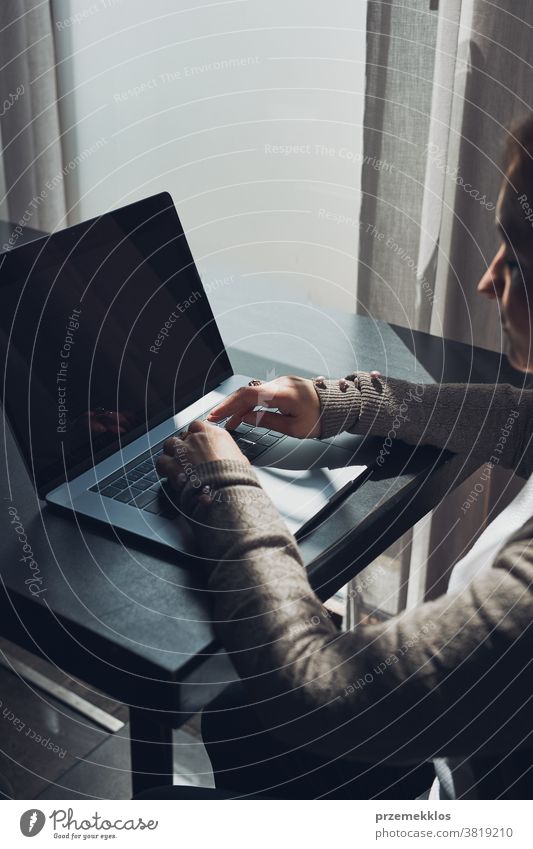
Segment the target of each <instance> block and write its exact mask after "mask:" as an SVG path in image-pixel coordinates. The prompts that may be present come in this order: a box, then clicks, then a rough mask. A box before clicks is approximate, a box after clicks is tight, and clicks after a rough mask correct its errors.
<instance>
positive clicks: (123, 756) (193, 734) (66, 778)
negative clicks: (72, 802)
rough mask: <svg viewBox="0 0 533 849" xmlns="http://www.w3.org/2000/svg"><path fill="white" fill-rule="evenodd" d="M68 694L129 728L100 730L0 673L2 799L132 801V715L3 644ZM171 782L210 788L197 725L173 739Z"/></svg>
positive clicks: (0, 643)
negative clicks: (172, 774) (93, 706)
mask: <svg viewBox="0 0 533 849" xmlns="http://www.w3.org/2000/svg"><path fill="white" fill-rule="evenodd" d="M1 653H7V654H8V655H9V656H11V657H15V658H17V659H18V660H22V661H23V662H24V663H26V664H28V665H30V666H32V668H34V669H37V670H38V671H39V672H42V673H43V674H45V675H46V676H47V677H48V678H50V679H52V680H53V681H55V682H56V683H59V684H62V685H63V686H66V687H67V688H68V689H69V690H71V692H74V693H77V694H78V695H80V696H82V697H83V698H84V699H86V700H87V701H90V702H91V703H92V704H94V705H96V706H97V707H99V708H101V709H102V710H105V711H106V712H107V713H109V714H112V715H113V716H115V717H116V718H117V719H119V720H120V721H121V722H123V723H124V725H123V726H122V728H121V729H120V730H118V731H116V732H115V733H110V732H108V731H106V730H104V729H102V728H101V727H100V726H98V725H96V724H95V723H93V722H92V721H90V720H89V719H87V718H86V717H84V716H82V715H81V714H80V713H78V712H76V711H74V710H72V709H71V708H69V707H67V706H65V705H64V704H62V703H61V702H59V701H57V700H56V699H55V698H53V697H51V696H49V695H47V694H46V693H44V692H43V691H42V690H39V689H37V688H36V687H33V686H31V685H29V684H28V683H27V682H25V681H24V680H22V679H21V678H20V677H19V676H18V675H16V674H14V673H13V672H11V671H9V670H7V669H4V668H3V667H0V791H3V792H4V793H5V792H6V790H7V791H8V793H7V795H9V796H10V797H11V798H15V799H81V798H99V799H131V779H130V756H129V740H128V737H129V727H128V724H127V722H128V711H127V709H126V708H125V707H124V706H123V705H120V704H118V703H116V702H113V701H111V700H110V699H108V698H107V697H106V696H105V695H104V694H102V693H99V692H96V691H94V690H91V691H89V690H88V689H87V687H86V686H84V685H83V684H82V683H81V682H79V681H76V680H75V679H73V678H71V677H70V676H67V675H65V674H64V673H62V672H61V671H60V670H58V669H56V668H54V667H52V666H50V664H48V663H46V662H45V661H42V660H40V659H39V658H36V657H35V656H33V655H30V654H29V653H28V652H25V651H23V650H22V649H19V648H18V647H16V646H14V645H13V644H11V643H9V642H8V641H7V640H2V639H0V654H1ZM174 782H175V783H177V784H194V785H199V786H207V787H212V786H213V775H212V772H211V765H210V762H209V759H208V757H207V754H206V751H205V748H204V745H203V743H202V740H201V736H200V718H199V716H195V717H192V719H191V720H189V721H188V722H187V723H186V725H184V726H182V728H180V729H178V730H175V731H174Z"/></svg>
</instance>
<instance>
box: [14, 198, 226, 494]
mask: <svg viewBox="0 0 533 849" xmlns="http://www.w3.org/2000/svg"><path fill="white" fill-rule="evenodd" d="M0 349H1V352H2V359H3V362H4V364H5V366H4V373H3V375H2V378H3V379H2V398H3V402H4V407H5V410H6V413H7V417H8V419H9V422H10V424H11V427H12V429H13V430H14V432H15V436H16V438H17V441H18V443H19V446H20V448H21V450H22V452H23V454H24V456H25V459H26V462H27V464H28V465H29V468H30V470H31V473H32V475H33V476H34V479H35V483H36V485H37V488H38V490H39V492H41V493H42V492H46V491H47V490H48V489H50V488H51V487H52V486H54V485H55V484H56V483H59V482H61V480H64V479H65V478H69V477H72V475H73V474H74V473H76V474H78V473H79V472H81V471H83V470H84V469H86V468H89V467H90V466H91V465H92V464H94V463H95V462H98V461H99V460H100V459H103V458H104V457H106V456H108V455H109V454H111V453H113V452H114V451H116V450H117V449H118V448H119V447H120V446H121V444H122V445H124V444H127V443H128V442H130V441H131V440H132V439H134V438H136V437H138V436H139V435H141V433H143V432H146V430H147V429H148V428H150V427H153V426H155V425H156V424H158V423H159V422H161V421H163V420H164V419H166V418H168V417H169V416H171V415H173V413H175V412H178V411H180V410H181V409H183V407H185V406H186V405H187V404H189V403H192V402H193V401H195V400H197V399H198V398H201V397H202V396H203V395H205V394H206V393H207V392H209V391H210V390H211V389H213V388H215V387H216V386H218V385H219V384H220V383H221V382H222V381H223V380H225V379H226V378H227V377H229V376H230V375H231V373H232V371H231V367H230V363H229V360H228V357H227V355H226V353H225V350H224V346H223V344H222V340H221V338H220V334H219V332H218V328H217V326H216V323H215V320H214V317H213V314H212V312H211V308H210V306H209V303H208V300H207V297H206V294H205V292H204V289H203V287H202V283H201V281H200V277H199V275H198V272H197V270H196V267H195V265H194V261H193V259H192V255H191V252H190V250H189V247H188V245H187V242H186V239H185V236H184V234H183V230H182V228H181V225H180V222H179V219H178V216H177V213H176V210H175V208H174V204H173V202H172V199H171V197H170V195H168V194H166V193H164V194H160V195H156V196H154V197H151V198H147V199H146V200H142V201H139V202H137V203H134V204H131V205H130V206H127V207H125V208H123V209H120V210H118V211H116V212H111V213H108V214H105V215H102V216H100V217H99V218H95V219H93V220H91V221H88V222H85V223H83V224H79V225H76V226H75V227H71V228H68V229H66V230H62V231H60V232H58V233H54V234H53V235H51V236H48V237H45V238H42V239H38V240H37V241H34V242H31V243H29V244H27V245H23V246H21V247H19V248H16V249H14V250H12V251H10V252H8V253H5V254H3V255H2V256H1V257H0Z"/></svg>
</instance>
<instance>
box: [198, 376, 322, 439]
mask: <svg viewBox="0 0 533 849" xmlns="http://www.w3.org/2000/svg"><path fill="white" fill-rule="evenodd" d="M255 407H269V408H273V407H274V408H277V409H278V412H277V413H271V412H257V413H254V409H255ZM228 416H229V420H228V422H227V423H226V428H227V429H228V430H232V429H234V428H236V427H237V425H239V424H240V423H241V422H246V424H251V425H258V426H260V427H267V428H268V429H269V430H277V431H280V433H287V434H289V435H290V436H297V437H299V438H300V439H306V438H310V437H315V436H320V401H319V399H318V395H317V392H316V390H315V387H314V386H313V382H312V380H306V379H305V378H303V377H277V378H275V380H269V381H268V382H266V383H261V384H260V386H243V387H242V389H238V390H237V391H236V392H234V393H233V395H230V396H229V397H228V398H226V399H225V400H224V401H222V403H221V404H219V405H218V407H215V408H214V409H213V410H211V412H210V413H209V416H208V417H207V418H208V421H212V422H217V421H220V420H221V419H225V418H226V417H228Z"/></svg>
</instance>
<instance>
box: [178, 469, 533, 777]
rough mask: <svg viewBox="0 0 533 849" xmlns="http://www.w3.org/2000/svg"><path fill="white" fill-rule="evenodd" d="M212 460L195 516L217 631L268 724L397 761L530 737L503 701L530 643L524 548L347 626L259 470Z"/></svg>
mask: <svg viewBox="0 0 533 849" xmlns="http://www.w3.org/2000/svg"><path fill="white" fill-rule="evenodd" d="M208 465H209V467H210V468H209V469H208V470H206V469H205V468H203V469H202V468H201V467H200V473H201V476H202V480H204V479H205V480H206V481H207V483H208V484H209V485H210V486H211V487H212V490H213V492H214V493H215V497H214V499H213V502H212V504H211V505H210V506H209V507H204V506H201V505H199V506H197V507H193V510H192V512H193V520H194V521H196V522H198V523H199V527H201V528H202V531H201V533H200V534H199V535H198V540H199V544H200V546H201V550H202V553H203V554H204V555H205V556H206V557H209V558H210V559H211V560H213V561H215V563H216V565H215V566H213V567H212V568H210V576H209V589H210V590H211V591H212V592H213V593H214V602H215V604H214V614H215V627H216V630H217V633H218V635H219V637H220V639H221V641H222V643H223V645H224V646H225V647H226V649H227V650H228V651H229V652H230V655H231V657H232V660H233V662H234V665H235V666H236V668H237V671H238V673H239V675H240V676H241V678H242V680H243V682H244V683H245V685H246V687H247V689H248V692H249V694H250V699H251V701H252V702H253V703H254V704H255V705H256V708H257V711H258V713H259V714H260V715H261V716H262V719H263V723H264V724H265V727H266V728H269V729H274V730H275V733H277V734H278V735H280V736H281V737H285V738H286V739H287V740H288V741H290V742H292V743H293V744H294V745H303V746H306V747H309V748H310V749H312V750H313V751H316V752H320V753H322V754H327V755H329V756H339V755H341V756H343V757H351V758H354V759H356V760H362V761H374V760H377V759H381V758H383V759H386V760H390V761H395V762H409V761H415V760H420V759H423V758H429V757H432V756H435V755H439V754H447V755H452V754H467V753H469V752H471V751H474V750H475V748H477V747H479V746H481V747H482V748H483V751H485V752H487V753H489V752H491V751H497V750H498V747H500V746H504V745H509V744H510V742H513V741H514V742H516V740H517V739H518V737H517V735H520V734H522V735H523V733H524V723H527V722H529V719H528V718H527V717H521V716H520V715H518V714H517V716H515V720H514V722H513V724H511V725H509V724H507V723H506V722H504V721H502V710H503V708H501V709H500V708H499V706H498V703H497V702H498V698H499V695H500V694H501V693H502V692H505V691H506V692H507V697H506V698H507V701H506V705H507V708H506V709H507V710H508V705H509V704H513V692H514V691H515V690H516V687H517V684H516V681H517V680H518V679H517V672H518V669H519V667H520V665H521V664H522V663H523V653H522V652H523V651H524V649H526V650H531V648H532V645H531V642H532V639H531V638H532V633H531V632H532V629H531V627H530V624H529V618H530V617H529V616H528V614H527V611H528V606H529V604H530V590H529V584H530V579H531V577H532V576H533V568H532V566H531V563H530V559H529V556H528V554H527V552H526V554H525V555H524V554H523V552H521V553H520V555H519V556H518V553H517V556H516V557H514V558H513V559H512V560H511V561H508V560H506V559H505V557H504V558H503V559H500V564H499V565H500V568H498V569H493V570H491V573H490V574H489V576H488V577H487V578H484V579H483V580H481V581H477V582H476V583H475V584H473V585H472V587H471V588H470V589H469V590H468V592H465V593H464V594H463V595H462V596H461V597H458V598H456V599H453V598H450V597H444V598H442V599H439V600H438V601H436V602H432V603H430V604H426V605H423V606H422V607H420V608H419V609H418V610H416V611H414V612H412V613H409V614H405V615H403V616H399V617H396V618H394V619H392V620H390V621H389V622H386V623H384V624H383V625H379V626H372V627H361V628H359V629H357V630H355V631H354V632H350V633H340V632H339V631H338V630H337V629H336V628H335V627H334V625H333V624H332V622H331V619H330V618H329V616H328V615H327V613H326V611H325V610H324V608H323V606H322V604H321V603H320V601H319V599H318V598H317V597H316V596H315V594H314V593H313V592H312V590H311V588H310V586H309V583H308V581H307V577H306V574H305V571H304V569H303V566H302V563H301V559H300V556H299V553H298V548H297V546H296V543H295V541H294V539H293V537H292V536H291V535H290V534H289V532H288V531H287V529H286V528H285V526H284V524H283V522H282V521H281V520H280V518H279V516H278V514H277V512H276V510H275V509H274V507H273V505H272V504H271V502H270V500H269V499H268V497H267V496H266V494H265V493H264V492H263V491H262V490H261V489H260V487H259V486H258V485H257V479H256V478H255V475H254V473H253V471H252V470H251V469H248V470H246V469H244V468H243V469H242V470H239V469H238V468H237V466H238V464H235V465H234V466H233V467H232V468H228V466H224V464H223V463H222V464H216V463H214V464H208ZM247 476H248V478H249V480H248V482H247ZM254 479H255V480H254ZM192 497H193V496H191V498H192ZM192 503H194V502H192ZM189 506H190V505H189ZM510 611H512V613H511V614H510ZM502 623H503V626H502ZM526 643H527V645H526ZM513 688H514V689H513ZM517 693H518V694H517V696H516V699H515V701H516V707H517V709H519V708H520V704H521V703H520V699H523V689H522V690H520V688H519V687H518V691H517ZM491 701H492V702H493V704H492V707H491V708H490V710H489V711H488V714H487V717H486V720H484V721H483V722H482V723H479V722H478V723H477V724H476V718H477V717H479V716H480V715H482V714H483V712H484V711H485V709H486V707H487V705H488V704H489V703H490V702H491ZM487 741H488V742H487Z"/></svg>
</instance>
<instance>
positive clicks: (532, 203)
mask: <svg viewBox="0 0 533 849" xmlns="http://www.w3.org/2000/svg"><path fill="white" fill-rule="evenodd" d="M524 182H525V181H524V178H523V175H522V174H521V173H520V169H516V170H515V171H514V173H512V174H508V175H507V179H506V180H505V181H504V185H503V187H502V190H501V192H500V197H499V199H498V207H497V213H496V222H497V229H498V232H499V237H500V247H499V249H498V251H497V252H496V254H495V256H494V258H493V260H492V262H491V263H490V265H489V267H488V269H487V271H486V272H485V274H484V275H483V277H482V278H481V280H480V281H479V284H478V292H480V293H482V294H483V295H485V296H486V297H488V298H491V299H493V300H495V302H496V304H497V306H498V309H499V313H500V320H501V323H502V329H503V335H504V340H505V341H504V350H505V353H506V355H507V357H508V359H509V361H510V363H511V365H513V366H514V367H515V368H517V369H520V371H533V339H532V336H533V334H532V328H533V215H531V220H528V219H527V216H528V215H529V213H530V212H533V198H532V197H531V194H532V193H531V192H530V193H529V195H528V193H527V192H526V186H525V185H524Z"/></svg>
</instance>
